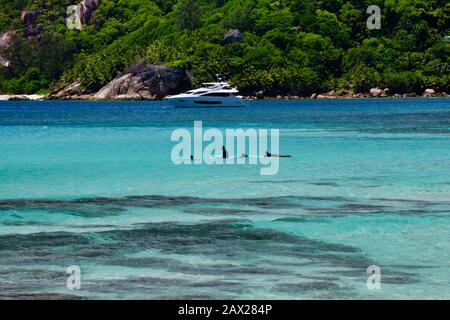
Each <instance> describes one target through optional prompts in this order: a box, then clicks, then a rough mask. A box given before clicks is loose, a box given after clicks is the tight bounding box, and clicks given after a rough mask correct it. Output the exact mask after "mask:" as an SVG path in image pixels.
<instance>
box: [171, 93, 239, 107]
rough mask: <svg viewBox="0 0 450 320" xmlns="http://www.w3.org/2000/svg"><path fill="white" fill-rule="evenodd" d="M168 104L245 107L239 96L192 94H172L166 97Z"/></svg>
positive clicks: (179, 105)
mask: <svg viewBox="0 0 450 320" xmlns="http://www.w3.org/2000/svg"><path fill="white" fill-rule="evenodd" d="M167 100H169V104H170V105H172V106H174V107H175V108H239V107H245V102H244V100H243V99H242V98H241V97H237V96H230V97H202V96H199V97H192V96H183V95H178V96H172V97H168V98H167Z"/></svg>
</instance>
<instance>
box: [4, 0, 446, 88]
mask: <svg viewBox="0 0 450 320" xmlns="http://www.w3.org/2000/svg"><path fill="white" fill-rule="evenodd" d="M72 2H73V1H72ZM68 3H70V1H66V0H64V1H62V0H53V1H49V0H41V1H33V0H13V1H11V0H10V1H7V0H0V7H1V8H2V11H0V32H2V31H3V32H4V31H6V30H13V29H14V30H18V33H17V36H16V37H15V38H14V40H13V42H12V44H11V46H10V47H9V49H7V50H3V51H2V52H0V56H2V57H3V58H5V59H6V60H8V61H9V66H8V67H0V91H1V92H3V93H35V92H44V91H47V90H49V89H51V88H55V87H57V86H61V85H63V84H68V83H71V82H74V81H80V82H81V83H83V85H84V86H86V87H89V88H91V89H92V90H96V89H98V88H100V87H101V86H103V85H104V84H106V83H107V82H108V81H110V80H111V79H112V78H114V77H115V76H116V75H117V73H118V72H120V71H122V70H124V69H125V68H127V67H128V66H129V65H130V64H131V63H132V62H134V61H136V60H138V59H140V58H145V59H146V60H147V61H148V62H149V63H152V62H160V61H162V62H166V63H168V64H170V65H174V66H178V67H184V68H187V69H190V70H192V73H193V76H194V79H195V81H196V82H204V81H211V80H214V79H215V77H216V75H217V74H220V75H222V76H225V77H227V78H228V79H229V80H230V81H232V82H233V83H234V84H236V85H237V86H238V87H239V88H240V89H241V90H242V91H243V92H244V93H248V94H253V93H254V92H258V91H261V90H263V91H264V92H265V94H267V95H278V94H283V95H285V94H292V95H308V94H311V93H313V92H324V91H328V90H331V89H334V90H338V89H345V90H350V91H356V92H367V91H368V90H369V89H370V88H372V87H382V88H389V89H390V91H391V92H393V93H394V92H395V93H407V92H416V93H419V94H420V93H422V92H423V90H424V89H425V88H433V89H435V90H437V91H448V90H449V85H450V42H449V40H448V38H446V36H448V35H450V32H449V26H450V21H449V20H450V3H449V2H448V1H447V0H320V1H319V0H278V1H274V0H228V1H227V0H178V1H177V0H156V1H148V0H103V1H101V4H100V7H99V8H98V9H97V10H96V12H95V14H94V16H93V17H92V19H91V21H90V23H89V24H88V25H83V29H82V31H78V30H69V29H68V28H67V27H66V25H65V21H64V18H65V12H66V7H67V5H68ZM369 5H378V6H379V7H380V8H381V9H382V20H381V29H379V30H369V29H368V28H367V25H366V20H367V18H368V17H369V14H367V13H366V10H367V7H368V6H369ZM22 9H27V10H42V13H40V15H39V17H38V18H37V21H36V22H35V23H36V24H37V25H39V27H40V30H41V34H40V35H39V36H31V37H27V36H25V34H24V32H23V31H22V29H23V23H22V22H21V21H20V13H21V10H22ZM230 29H239V30H240V32H241V33H242V39H241V40H240V41H235V42H232V43H225V42H224V39H223V35H224V33H225V32H226V31H227V30H230Z"/></svg>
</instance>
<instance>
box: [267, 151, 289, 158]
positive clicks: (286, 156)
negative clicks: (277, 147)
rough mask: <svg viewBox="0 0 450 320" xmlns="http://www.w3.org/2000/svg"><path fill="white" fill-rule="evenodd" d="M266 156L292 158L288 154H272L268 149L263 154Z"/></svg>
mask: <svg viewBox="0 0 450 320" xmlns="http://www.w3.org/2000/svg"><path fill="white" fill-rule="evenodd" d="M265 157H266V158H275V157H276V158H292V156H291V155H290V154H272V153H270V152H269V151H266V154H265Z"/></svg>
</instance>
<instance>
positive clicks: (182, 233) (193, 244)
mask: <svg viewBox="0 0 450 320" xmlns="http://www.w3.org/2000/svg"><path fill="white" fill-rule="evenodd" d="M195 120H202V121H203V126H204V127H205V128H218V129H220V130H223V131H224V130H225V129H227V128H231V129H237V128H255V129H270V128H272V129H280V152H281V153H288V154H291V155H292V156H293V157H292V158H283V159H280V167H279V172H278V174H277V175H274V176H262V175H261V173H260V165H250V164H248V165H175V164H174V163H173V162H172V159H171V150H172V148H173V147H174V145H175V144H176V143H174V142H172V141H171V134H172V132H173V130H175V129H178V128H187V129H189V130H192V128H193V125H194V121H195ZM73 265H76V266H79V268H80V270H81V289H80V290H70V289H69V288H67V286H66V281H67V278H68V277H69V274H68V273H67V272H66V271H67V268H68V267H69V266H73ZM372 265H375V266H378V267H379V268H380V271H381V288H380V289H379V290H377V289H375V290H369V288H368V286H367V280H368V277H369V274H368V273H367V268H368V267H369V266H372ZM18 297H19V298H20V297H22V298H23V297H25V298H43V297H45V298H55V299H56V298H84V299H175V298H179V299H422V298H424V299H431V298H437V299H450V99H400V100H393V99H374V100H332V101H315V100H309V101H308V100H303V101H252V102H249V105H248V106H247V107H246V108H244V109H197V110H190V109H173V108H170V107H168V106H167V104H166V103H165V102H86V101H84V102H65V101H51V102H50V101H49V102H4V101H0V299H6V298H18Z"/></svg>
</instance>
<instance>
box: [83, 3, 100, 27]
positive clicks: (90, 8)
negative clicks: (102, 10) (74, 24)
mask: <svg viewBox="0 0 450 320" xmlns="http://www.w3.org/2000/svg"><path fill="white" fill-rule="evenodd" d="M100 3H101V0H84V1H83V2H81V3H80V4H79V5H80V20H81V23H83V24H89V23H90V22H91V19H92V16H93V14H94V12H95V11H96V10H97V9H98V7H99V6H100Z"/></svg>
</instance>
